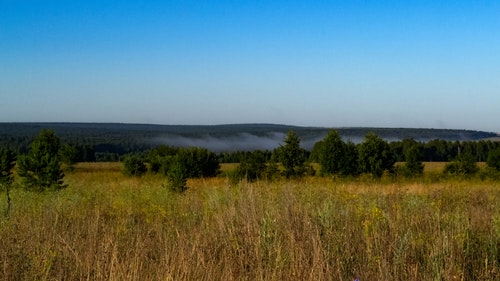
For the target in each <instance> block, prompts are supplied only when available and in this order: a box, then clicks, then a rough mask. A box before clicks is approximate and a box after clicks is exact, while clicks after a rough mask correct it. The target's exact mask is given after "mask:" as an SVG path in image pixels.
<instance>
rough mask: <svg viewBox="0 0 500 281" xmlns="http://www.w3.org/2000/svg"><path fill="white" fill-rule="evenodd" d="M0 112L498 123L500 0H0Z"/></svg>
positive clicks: (323, 122)
mask: <svg viewBox="0 0 500 281" xmlns="http://www.w3.org/2000/svg"><path fill="white" fill-rule="evenodd" d="M0 121H4V122H18V121H19V122H25V121H33V122H35V121H44V122H45V121H47V122H52V121H57V122H124V123H155V124H227V123H280V124H289V125H306V126H326V127H351V126H355V127H357V126H369V127H418V128H452V129H474V130H486V131H492V132H500V1H498V0H492V1H489V0H485V1H481V0H474V1H473V0H470V1H460V0H453V1H452V0H441V1H440V0H432V1H427V0H418V1H417V0H407V1H396V0H393V1H385V0H366V1H357V0H346V1H333V0H332V1H267V0H265V1H259V0H256V1H223V0H222V1H184V0H183V1H181V0H170V1H169V0H165V1H106V0H102V1H92V0H86V1H80V0H71V1H69V0H64V1H63V0H61V1H56V0H45V1H42V0H33V1H23V0H0Z"/></svg>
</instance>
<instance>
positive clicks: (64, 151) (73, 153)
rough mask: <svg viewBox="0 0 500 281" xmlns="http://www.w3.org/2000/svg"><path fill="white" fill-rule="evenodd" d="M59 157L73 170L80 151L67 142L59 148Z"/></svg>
mask: <svg viewBox="0 0 500 281" xmlns="http://www.w3.org/2000/svg"><path fill="white" fill-rule="evenodd" d="M59 157H60V159H61V162H62V163H63V164H64V165H66V168H67V169H68V170H70V171H73V169H74V165H75V163H76V160H77V158H78V151H77V149H76V147H74V146H72V145H69V144H65V145H63V146H61V148H60V150H59Z"/></svg>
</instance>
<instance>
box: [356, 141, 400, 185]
mask: <svg viewBox="0 0 500 281" xmlns="http://www.w3.org/2000/svg"><path fill="white" fill-rule="evenodd" d="M358 153H359V169H360V172H361V173H369V174H372V175H373V176H374V177H377V178H380V177H381V176H382V175H383V173H384V172H385V171H389V172H392V171H393V169H394V164H395V162H396V161H395V159H394V156H393V154H392V152H391V149H390V147H389V144H388V143H387V142H386V141H384V140H383V139H382V138H380V137H379V136H377V135H375V134H373V133H369V134H367V135H366V136H365V140H364V142H362V143H361V144H360V145H359V146H358Z"/></svg>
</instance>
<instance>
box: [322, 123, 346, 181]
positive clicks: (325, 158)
mask: <svg viewBox="0 0 500 281" xmlns="http://www.w3.org/2000/svg"><path fill="white" fill-rule="evenodd" d="M344 156H345V143H344V141H342V138H341V137H340V135H339V134H338V132H337V131H335V130H332V131H330V132H329V133H328V135H327V136H326V137H325V138H324V139H323V142H322V145H321V147H320V153H319V157H318V158H319V164H320V165H321V168H320V173H321V175H339V174H341V171H342V167H343V165H344Z"/></svg>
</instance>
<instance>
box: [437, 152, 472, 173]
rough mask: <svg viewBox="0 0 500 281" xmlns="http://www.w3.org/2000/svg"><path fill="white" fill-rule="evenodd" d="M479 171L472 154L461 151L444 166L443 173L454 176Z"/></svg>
mask: <svg viewBox="0 0 500 281" xmlns="http://www.w3.org/2000/svg"><path fill="white" fill-rule="evenodd" d="M477 171H479V168H478V167H477V163H476V160H475V158H474V156H472V154H469V153H461V154H459V155H458V156H457V157H455V159H453V160H452V161H450V163H448V164H446V166H445V167H444V173H445V174H448V175H455V176H470V175H473V174H475V173H476V172H477Z"/></svg>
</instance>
